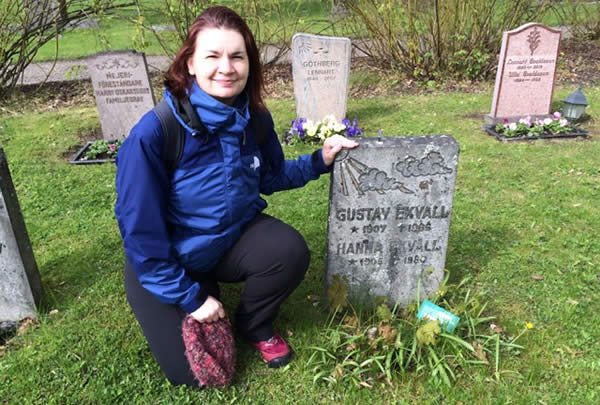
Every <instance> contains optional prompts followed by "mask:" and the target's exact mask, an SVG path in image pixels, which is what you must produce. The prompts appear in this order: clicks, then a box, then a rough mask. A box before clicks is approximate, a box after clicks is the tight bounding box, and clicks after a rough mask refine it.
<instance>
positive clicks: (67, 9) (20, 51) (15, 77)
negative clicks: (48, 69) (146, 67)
mask: <svg viewBox="0 0 600 405" xmlns="http://www.w3.org/2000/svg"><path fill="white" fill-rule="evenodd" d="M132 4H133V3H124V2H122V1H121V2H119V0H92V1H85V0H58V1H56V0H0V88H2V87H4V88H9V89H10V88H13V87H14V86H15V85H17V84H18V82H19V79H20V77H21V75H22V73H23V71H24V70H25V68H26V67H27V66H28V65H29V64H30V63H31V61H32V60H33V58H34V57H35V55H36V53H37V51H38V50H39V49H40V48H41V47H42V46H43V45H44V44H46V43H47V42H50V41H52V40H56V41H57V51H58V37H59V34H61V33H62V32H64V31H65V30H67V29H69V28H70V27H73V26H76V25H77V24H79V23H81V22H82V21H84V20H86V19H88V18H91V17H92V16H94V15H97V14H98V13H104V12H108V11H111V10H115V9H118V8H123V7H128V6H131V5H132ZM57 56H58V55H57Z"/></svg>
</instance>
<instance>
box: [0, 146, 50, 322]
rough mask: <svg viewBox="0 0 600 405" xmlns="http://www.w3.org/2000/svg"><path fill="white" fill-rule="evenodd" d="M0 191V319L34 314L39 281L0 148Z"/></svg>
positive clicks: (8, 319) (40, 285)
mask: <svg viewBox="0 0 600 405" xmlns="http://www.w3.org/2000/svg"><path fill="white" fill-rule="evenodd" d="M0 191H1V192H0V322H4V321H20V320H21V319H23V318H26V317H31V318H36V317H37V315H36V307H35V303H36V302H37V301H38V300H39V299H40V298H41V296H42V283H41V279H40V275H39V273H38V269H37V265H36V263H35V258H34V257H33V250H32V249H31V243H30V242H29V237H28V236H27V230H26V229H25V222H24V221H23V216H22V214H21V209H20V208H19V201H18V200H17V194H16V192H15V187H14V185H13V182H12V178H11V176H10V172H9V170H8V162H7V161H6V155H5V154H4V150H2V148H0Z"/></svg>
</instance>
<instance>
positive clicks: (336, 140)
mask: <svg viewBox="0 0 600 405" xmlns="http://www.w3.org/2000/svg"><path fill="white" fill-rule="evenodd" d="M357 146H358V142H355V141H352V140H350V139H348V138H344V137H343V136H341V135H334V136H332V137H330V138H327V139H325V142H324V143H323V162H324V163H325V166H331V164H332V163H333V161H334V159H335V155H337V154H338V152H339V151H341V150H342V148H348V149H352V148H356V147H357Z"/></svg>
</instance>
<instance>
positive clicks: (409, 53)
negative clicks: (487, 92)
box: [337, 0, 548, 81]
mask: <svg viewBox="0 0 600 405" xmlns="http://www.w3.org/2000/svg"><path fill="white" fill-rule="evenodd" d="M339 3H340V4H341V5H343V7H344V8H345V9H346V10H347V12H348V14H347V16H346V18H345V19H344V20H343V21H342V24H339V25H338V27H337V28H339V29H340V30H341V32H343V33H344V34H345V35H349V36H352V37H368V38H369V39H368V40H367V41H365V42H364V45H361V50H362V51H364V52H365V53H366V54H367V55H368V56H369V57H370V58H371V60H372V61H373V62H375V63H377V64H378V65H380V66H382V67H384V68H391V69H393V70H395V71H398V72H402V73H404V74H406V75H408V76H409V77H412V78H414V79H417V80H420V81H427V80H435V79H437V78H439V77H441V76H442V75H443V76H450V77H457V78H466V79H471V80H473V79H479V78H485V77H487V76H488V75H489V74H490V73H492V72H493V71H494V70H495V67H496V63H497V61H496V55H497V54H498V53H499V50H500V45H501V41H502V33H503V31H506V30H511V29H514V28H516V27H518V26H519V25H522V24H524V23H526V22H531V21H536V20H537V19H539V18H541V17H542V16H543V14H544V13H545V12H546V10H547V8H548V2H547V1H545V0H544V1H532V0H514V1H504V0H470V1H464V0H444V1H440V0H339Z"/></svg>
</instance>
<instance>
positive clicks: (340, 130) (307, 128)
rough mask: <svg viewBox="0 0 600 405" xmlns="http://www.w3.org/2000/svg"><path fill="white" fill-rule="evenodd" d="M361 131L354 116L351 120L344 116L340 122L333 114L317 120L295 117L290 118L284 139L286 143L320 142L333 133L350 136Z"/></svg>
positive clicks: (355, 135)
mask: <svg viewBox="0 0 600 405" xmlns="http://www.w3.org/2000/svg"><path fill="white" fill-rule="evenodd" d="M362 133H363V131H362V129H361V128H359V127H358V120H357V119H356V118H355V119H354V120H353V121H350V120H349V119H347V118H344V119H343V120H342V121H341V122H339V121H337V120H336V119H335V117H334V116H333V115H328V116H326V117H325V118H323V120H322V121H317V122H313V121H311V120H309V119H306V118H296V119H293V120H292V123H291V128H290V130H289V131H288V132H287V134H286V136H285V139H284V141H285V143H287V144H294V143H296V142H303V143H310V144H322V143H323V142H324V141H325V139H327V138H329V137H331V136H333V135H343V136H347V137H351V138H352V137H357V136H360V135H362Z"/></svg>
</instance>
